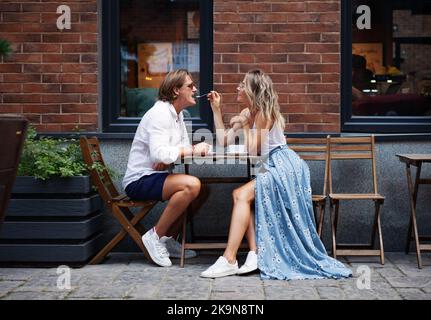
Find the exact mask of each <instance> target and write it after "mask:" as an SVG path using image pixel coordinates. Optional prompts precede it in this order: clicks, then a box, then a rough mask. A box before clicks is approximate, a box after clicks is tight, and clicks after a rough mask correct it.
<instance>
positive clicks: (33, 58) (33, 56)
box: [4, 53, 42, 63]
mask: <svg viewBox="0 0 431 320" xmlns="http://www.w3.org/2000/svg"><path fill="white" fill-rule="evenodd" d="M4 61H5V62H18V63H19V62H21V63H27V62H41V61H42V56H41V55H40V54H38V53H14V54H12V55H10V56H9V57H7V58H4Z"/></svg>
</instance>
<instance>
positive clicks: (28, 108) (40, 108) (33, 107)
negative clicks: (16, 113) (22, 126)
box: [23, 104, 60, 114]
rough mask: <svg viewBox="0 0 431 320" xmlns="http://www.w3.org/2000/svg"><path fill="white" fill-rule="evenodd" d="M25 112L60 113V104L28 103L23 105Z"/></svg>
mask: <svg viewBox="0 0 431 320" xmlns="http://www.w3.org/2000/svg"><path fill="white" fill-rule="evenodd" d="M23 112H24V113H42V114H44V113H60V105H58V104H57V105H52V104H51V105H49V104H27V105H23Z"/></svg>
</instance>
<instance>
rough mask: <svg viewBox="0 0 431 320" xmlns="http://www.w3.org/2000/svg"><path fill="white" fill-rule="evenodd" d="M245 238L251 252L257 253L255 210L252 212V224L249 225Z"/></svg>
mask: <svg viewBox="0 0 431 320" xmlns="http://www.w3.org/2000/svg"><path fill="white" fill-rule="evenodd" d="M245 237H246V238H247V243H248V248H249V249H250V251H254V252H256V253H257V246H256V231H255V221H254V210H253V209H252V210H251V211H250V222H249V223H248V228H247V231H246V232H245Z"/></svg>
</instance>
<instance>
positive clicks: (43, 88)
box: [23, 83, 60, 93]
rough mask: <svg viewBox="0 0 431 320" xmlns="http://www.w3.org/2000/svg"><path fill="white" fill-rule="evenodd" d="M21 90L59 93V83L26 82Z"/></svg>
mask: <svg viewBox="0 0 431 320" xmlns="http://www.w3.org/2000/svg"><path fill="white" fill-rule="evenodd" d="M23 92H25V93H59V92H60V85H59V84H40V83H26V84H24V85H23Z"/></svg>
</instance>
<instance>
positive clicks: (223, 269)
mask: <svg viewBox="0 0 431 320" xmlns="http://www.w3.org/2000/svg"><path fill="white" fill-rule="evenodd" d="M237 272H238V261H235V264H230V263H229V262H228V261H227V259H226V258H225V257H223V256H221V257H219V258H218V259H217V261H216V262H215V263H214V264H213V265H212V266H210V267H209V268H208V269H206V270H205V271H204V272H202V273H201V277H203V278H220V277H226V276H231V275H234V274H236V273H237Z"/></svg>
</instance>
